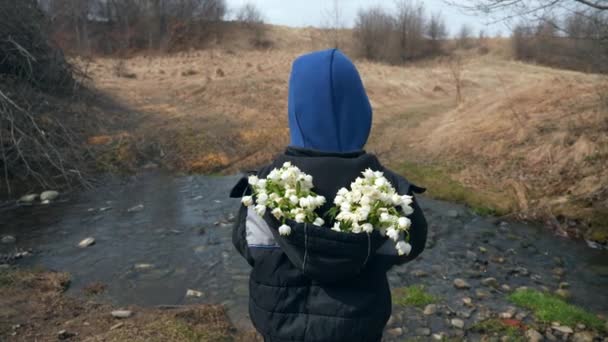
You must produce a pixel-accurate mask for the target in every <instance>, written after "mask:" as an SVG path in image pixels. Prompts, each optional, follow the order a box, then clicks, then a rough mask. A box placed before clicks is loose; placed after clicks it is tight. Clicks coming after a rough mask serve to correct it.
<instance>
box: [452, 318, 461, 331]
mask: <svg viewBox="0 0 608 342" xmlns="http://www.w3.org/2000/svg"><path fill="white" fill-rule="evenodd" d="M450 324H451V325H452V326H453V327H454V328H457V329H463V328H464V321H463V320H461V319H460V318H452V320H450Z"/></svg>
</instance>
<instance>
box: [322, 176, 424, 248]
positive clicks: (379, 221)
mask: <svg viewBox="0 0 608 342" xmlns="http://www.w3.org/2000/svg"><path fill="white" fill-rule="evenodd" d="M350 187H351V190H348V189H346V188H342V189H340V190H339V191H338V194H337V195H336V197H335V199H334V204H335V205H336V206H335V207H334V208H332V209H331V210H330V215H332V216H334V217H335V224H334V226H333V228H332V230H335V231H338V232H351V233H355V234H359V233H368V234H369V233H371V232H372V231H373V230H374V229H377V230H379V231H380V233H381V234H382V235H383V236H388V237H389V238H390V239H392V240H393V241H395V242H397V244H396V246H395V248H396V249H397V252H398V253H399V255H404V254H405V255H407V254H409V253H410V251H411V249H412V246H411V245H410V244H409V243H407V242H406V241H407V240H409V228H410V226H411V224H412V223H411V221H410V219H408V218H407V217H405V216H402V215H401V214H400V213H399V211H398V210H397V207H401V210H402V211H403V214H404V215H410V214H412V213H413V212H414V210H413V209H412V207H411V206H410V204H412V196H408V195H399V194H397V192H396V191H395V188H394V187H393V186H392V185H391V184H390V183H389V181H388V180H387V179H386V178H385V177H384V174H383V173H382V172H380V171H372V170H371V169H367V170H365V171H364V172H363V177H359V178H357V179H356V180H355V181H354V182H353V183H351V186H350ZM401 233H403V234H404V236H405V241H404V240H401V241H398V240H399V237H400V234H401Z"/></svg>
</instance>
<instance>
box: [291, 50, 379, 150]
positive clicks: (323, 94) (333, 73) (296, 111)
mask: <svg viewBox="0 0 608 342" xmlns="http://www.w3.org/2000/svg"><path fill="white" fill-rule="evenodd" d="M371 125H372V108H371V105H370V103H369V99H368V98H367V94H366V93H365V89H364V88H363V82H361V77H360V76H359V72H357V69H356V68H355V65H354V64H353V63H352V62H351V61H350V60H349V59H348V57H346V56H345V55H344V54H343V53H342V52H340V51H339V50H335V49H332V50H325V51H319V52H313V53H310V54H307V55H304V56H301V57H299V58H298V59H296V60H295V62H294V63H293V67H292V70H291V79H290V81H289V131H290V135H291V146H293V147H301V148H308V149H314V150H319V151H325V152H353V151H359V150H362V149H363V147H364V146H365V143H366V142H367V138H368V136H369V132H370V129H371Z"/></svg>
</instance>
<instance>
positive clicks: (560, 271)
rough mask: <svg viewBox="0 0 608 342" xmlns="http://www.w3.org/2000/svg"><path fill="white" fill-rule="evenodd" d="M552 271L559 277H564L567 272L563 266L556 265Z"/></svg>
mask: <svg viewBox="0 0 608 342" xmlns="http://www.w3.org/2000/svg"><path fill="white" fill-rule="evenodd" d="M551 272H552V273H553V275H555V276H557V277H563V276H564V274H566V270H565V269H563V268H562V267H556V268H554V269H553V271H551Z"/></svg>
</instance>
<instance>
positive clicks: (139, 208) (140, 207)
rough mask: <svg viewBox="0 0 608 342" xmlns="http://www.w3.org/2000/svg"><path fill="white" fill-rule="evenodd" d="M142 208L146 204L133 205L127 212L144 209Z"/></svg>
mask: <svg viewBox="0 0 608 342" xmlns="http://www.w3.org/2000/svg"><path fill="white" fill-rule="evenodd" d="M142 210H144V205H143V204H138V205H136V206H134V207H131V208H129V209H127V212H128V213H135V212H138V211H142Z"/></svg>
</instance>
